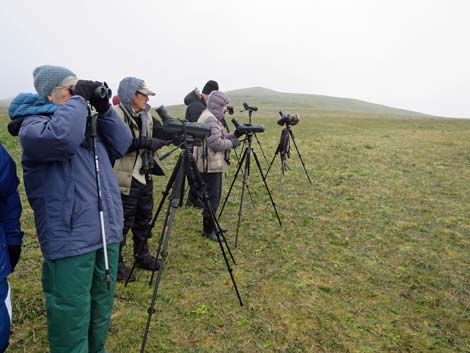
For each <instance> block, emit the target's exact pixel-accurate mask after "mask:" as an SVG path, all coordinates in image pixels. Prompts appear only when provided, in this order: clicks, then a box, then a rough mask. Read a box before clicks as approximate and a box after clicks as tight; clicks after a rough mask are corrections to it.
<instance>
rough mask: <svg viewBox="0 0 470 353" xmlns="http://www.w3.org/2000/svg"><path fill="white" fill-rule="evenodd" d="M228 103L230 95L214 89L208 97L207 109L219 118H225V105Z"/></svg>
mask: <svg viewBox="0 0 470 353" xmlns="http://www.w3.org/2000/svg"><path fill="white" fill-rule="evenodd" d="M226 104H228V97H227V95H226V94H225V93H223V92H221V91H212V93H211V94H209V97H208V98H207V109H208V110H209V111H210V112H211V113H212V114H214V116H215V117H216V118H217V120H219V121H222V119H223V118H224V111H223V109H224V106H225V105H226Z"/></svg>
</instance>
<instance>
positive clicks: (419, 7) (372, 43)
mask: <svg viewBox="0 0 470 353" xmlns="http://www.w3.org/2000/svg"><path fill="white" fill-rule="evenodd" d="M469 10H470V2H469V1H465V0H446V1H440V0H439V1H438V0H436V1H433V0H407V1H405V0H394V1H391V0H389V1H382V0H320V1H318V0H305V1H304V0H287V1H277V0H261V1H257V0H252V1H247V0H237V1H227V0H226V1H223V0H218V1H214V0H205V1H204V0H201V1H188V0H172V1H170V0H167V1H157V0H154V1H151V0H140V1H123V0H113V1H99V0H93V1H92V0H81V1H75V2H71V1H57V0H30V1H25V0H14V1H13V0H12V1H3V2H2V3H1V12H0V43H1V47H2V55H0V98H7V97H13V96H15V95H16V94H17V93H19V92H28V91H29V92H32V91H33V90H34V89H33V85H32V71H33V70H34V68H35V67H37V66H39V65H44V64H51V65H61V66H66V67H68V68H69V69H71V70H72V71H74V72H75V73H76V74H77V75H78V76H79V77H81V78H85V79H93V80H99V81H107V82H108V83H109V84H110V85H111V87H112V88H113V90H114V91H116V89H117V85H118V83H119V81H120V80H121V79H122V78H124V77H126V76H136V77H139V78H142V79H144V80H145V81H146V82H147V85H148V86H149V87H150V88H151V89H153V90H155V91H156V92H157V94H158V95H157V96H156V97H154V98H153V99H152V101H151V103H152V104H153V105H157V104H165V105H171V104H181V103H182V101H183V98H184V96H185V94H186V93H188V92H189V91H190V90H191V89H192V88H194V87H196V86H197V87H199V88H202V86H203V84H204V83H205V82H206V81H207V80H208V79H214V80H217V81H218V82H219V84H220V86H221V89H222V90H232V89H237V88H245V87H253V86H263V87H266V88H271V89H274V90H277V91H282V92H294V93H311V94H322V95H330V96H337V97H348V98H356V99H362V100H366V101H369V102H374V103H379V104H385V105H389V106H394V107H397V108H403V109H410V110H414V111H419V112H423V113H428V114H433V115H442V116H455V117H469V118H470V49H469V48H470V43H469V42H470V41H469V33H470V21H469V20H468V15H469V13H470V11H469Z"/></svg>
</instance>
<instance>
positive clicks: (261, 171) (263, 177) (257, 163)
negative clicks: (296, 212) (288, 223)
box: [253, 151, 282, 227]
mask: <svg viewBox="0 0 470 353" xmlns="http://www.w3.org/2000/svg"><path fill="white" fill-rule="evenodd" d="M253 156H254V157H255V161H256V165H257V166H258V170H259V173H260V174H261V178H262V179H263V182H264V186H265V187H266V191H267V192H268V195H269V198H270V199H271V204H272V205H273V208H274V211H275V212H276V217H277V220H278V221H279V225H280V226H281V227H282V223H281V217H279V213H278V212H277V208H276V203H275V202H274V200H273V196H272V195H271V191H269V187H268V183H267V182H266V178H265V176H264V175H263V170H262V169H261V164H260V163H259V160H258V156H257V155H256V152H255V151H253Z"/></svg>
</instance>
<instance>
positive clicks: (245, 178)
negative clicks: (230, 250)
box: [235, 146, 252, 247]
mask: <svg viewBox="0 0 470 353" xmlns="http://www.w3.org/2000/svg"><path fill="white" fill-rule="evenodd" d="M251 152H252V149H251V147H250V146H248V147H247V148H246V160H245V170H244V171H243V181H242V193H241V196H240V205H239V207H238V220H237V232H236V234H235V247H237V245H238V232H239V230H240V220H241V218H242V210H243V198H244V196H245V187H246V185H247V183H248V178H249V176H250V154H251Z"/></svg>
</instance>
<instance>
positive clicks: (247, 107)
mask: <svg viewBox="0 0 470 353" xmlns="http://www.w3.org/2000/svg"><path fill="white" fill-rule="evenodd" d="M243 108H245V109H244V110H240V113H243V112H245V111H248V123H249V124H250V125H251V118H252V116H253V112H256V111H258V107H250V106H249V105H248V104H247V103H246V102H245V103H243ZM227 131H228V130H227ZM254 136H255V140H256V143H257V144H258V146H259V149H260V151H261V154H262V155H263V158H264V160H265V161H266V164H268V158H267V157H266V154H265V153H264V150H263V147H262V146H261V142H259V139H258V135H256V132H255V133H254ZM237 157H238V156H237Z"/></svg>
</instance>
